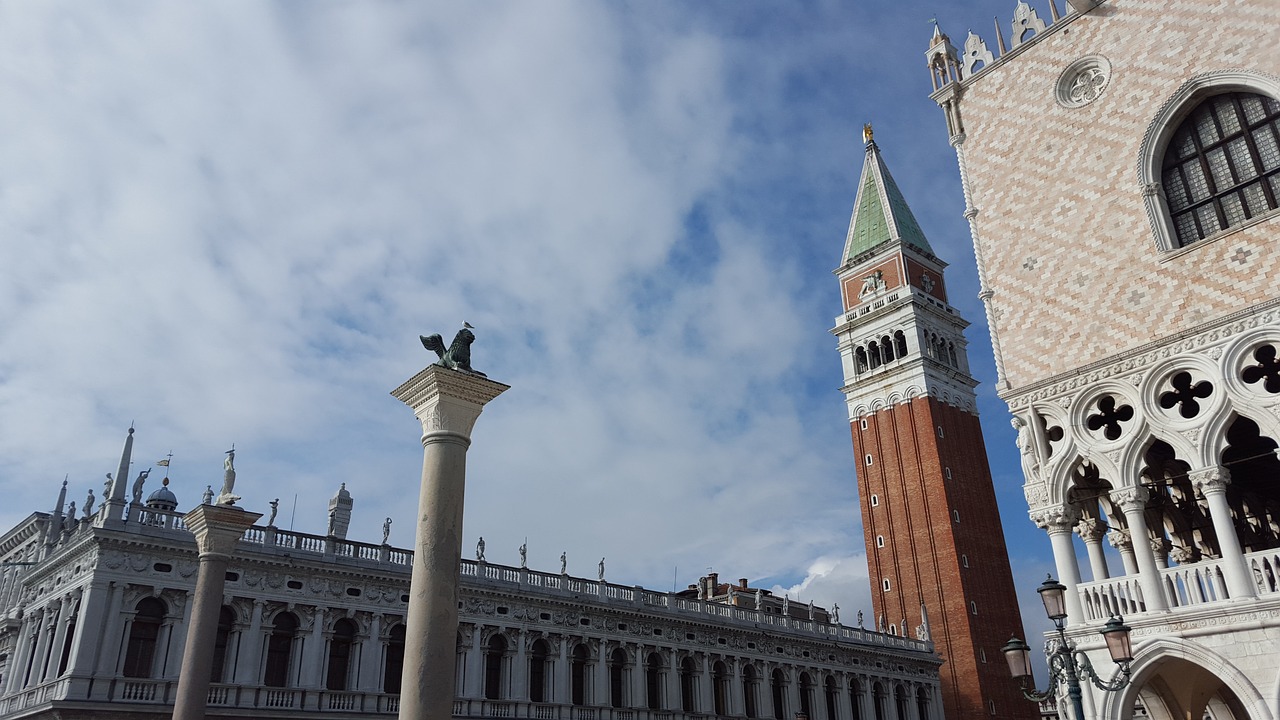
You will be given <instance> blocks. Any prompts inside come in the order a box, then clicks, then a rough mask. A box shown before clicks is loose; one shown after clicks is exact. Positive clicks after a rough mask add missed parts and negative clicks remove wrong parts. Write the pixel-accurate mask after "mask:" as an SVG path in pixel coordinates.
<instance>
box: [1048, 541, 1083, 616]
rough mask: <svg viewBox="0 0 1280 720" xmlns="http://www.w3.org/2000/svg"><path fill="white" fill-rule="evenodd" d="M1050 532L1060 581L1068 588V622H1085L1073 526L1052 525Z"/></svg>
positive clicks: (1055, 565) (1054, 562)
mask: <svg viewBox="0 0 1280 720" xmlns="http://www.w3.org/2000/svg"><path fill="white" fill-rule="evenodd" d="M1048 531H1049V543H1050V545H1052V547H1053V564H1054V567H1055V568H1057V570H1058V581H1059V582H1061V583H1062V584H1063V585H1066V586H1067V593H1066V602H1067V621H1068V622H1069V623H1072V624H1075V623H1081V622H1084V606H1083V605H1082V604H1081V602H1080V564H1079V562H1077V561H1076V548H1075V544H1074V543H1073V542H1072V541H1071V534H1072V533H1071V526H1070V525H1052V526H1050V527H1049V528H1048Z"/></svg>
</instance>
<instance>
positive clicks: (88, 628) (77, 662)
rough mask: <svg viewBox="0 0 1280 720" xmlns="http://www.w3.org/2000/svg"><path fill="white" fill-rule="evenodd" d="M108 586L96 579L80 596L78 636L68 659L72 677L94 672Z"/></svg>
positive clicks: (77, 621) (77, 624)
mask: <svg viewBox="0 0 1280 720" xmlns="http://www.w3.org/2000/svg"><path fill="white" fill-rule="evenodd" d="M107 595H108V587H107V583H106V582H104V581H102V580H94V581H93V582H92V583H90V584H89V585H88V587H86V588H85V589H84V594H83V595H82V596H81V597H80V612H79V618H78V619H77V620H76V637H75V638H74V640H73V644H72V645H71V657H70V658H68V659H67V674H68V675H70V676H71V677H73V678H74V677H87V676H89V675H90V674H92V672H93V668H92V667H91V663H92V662H93V658H94V657H95V656H96V655H97V652H98V643H99V642H101V637H100V636H99V634H98V631H99V629H100V628H101V627H102V622H103V612H104V611H105V610H106V606H107Z"/></svg>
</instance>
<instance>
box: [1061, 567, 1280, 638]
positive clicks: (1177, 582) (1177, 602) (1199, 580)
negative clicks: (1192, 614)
mask: <svg viewBox="0 0 1280 720" xmlns="http://www.w3.org/2000/svg"><path fill="white" fill-rule="evenodd" d="M1244 560H1245V565H1246V566H1247V567H1248V568H1249V571H1250V573H1251V574H1252V576H1253V582H1254V585H1255V587H1256V589H1257V593H1258V596H1259V597H1266V596H1268V595H1280V549H1276V550H1260V551H1257V552H1252V553H1247V554H1246V555H1245V556H1244ZM1222 564H1223V561H1222V560H1221V559H1220V558H1212V559H1209V560H1202V561H1200V562H1198V563H1191V564H1187V565H1175V566H1174V567H1171V568H1165V569H1162V570H1161V571H1160V590H1161V592H1162V593H1163V594H1164V600H1165V604H1166V605H1167V606H1168V607H1169V608H1170V609H1171V610H1177V609H1178V608H1187V607H1199V606H1204V605H1210V604H1214V603H1225V602H1227V601H1229V600H1231V594H1230V592H1228V590H1227V581H1226V573H1225V571H1224V570H1223V567H1222ZM1078 590H1079V592H1080V600H1081V604H1082V605H1083V606H1084V615H1085V617H1084V619H1085V620H1086V621H1090V622H1093V621H1104V620H1106V619H1107V618H1109V617H1111V616H1112V615H1138V614H1141V613H1144V612H1146V611H1147V604H1146V602H1145V601H1144V600H1143V597H1142V588H1141V586H1140V584H1139V582H1138V576H1137V575H1126V576H1124V577H1117V578H1110V579H1108V580H1099V581H1095V582H1088V583H1081V584H1080V586H1079V588H1078Z"/></svg>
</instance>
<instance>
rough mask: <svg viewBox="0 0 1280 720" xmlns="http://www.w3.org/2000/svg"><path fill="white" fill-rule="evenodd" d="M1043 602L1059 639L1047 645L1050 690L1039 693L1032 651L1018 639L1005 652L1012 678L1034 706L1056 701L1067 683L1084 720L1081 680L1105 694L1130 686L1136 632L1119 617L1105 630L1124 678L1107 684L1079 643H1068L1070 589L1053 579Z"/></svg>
mask: <svg viewBox="0 0 1280 720" xmlns="http://www.w3.org/2000/svg"><path fill="white" fill-rule="evenodd" d="M1037 592H1039V593H1040V600H1041V601H1042V602H1043V603H1044V610H1045V613H1046V614H1047V615H1048V616H1049V619H1050V620H1052V621H1053V624H1054V627H1056V628H1057V630H1058V637H1057V639H1056V640H1055V639H1050V640H1049V641H1048V642H1046V643H1045V653H1046V654H1047V655H1048V660H1049V689H1048V690H1045V691H1043V692H1041V691H1039V690H1036V689H1035V681H1034V679H1033V678H1032V677H1031V648H1030V647H1029V646H1028V645H1027V644H1026V643H1024V642H1022V641H1021V640H1019V639H1018V638H1016V637H1013V638H1009V642H1008V643H1006V644H1005V646H1004V647H1003V648H1001V650H1002V651H1003V652H1004V658H1005V660H1006V661H1007V662H1008V663H1009V674H1010V675H1012V676H1013V679H1015V680H1017V681H1018V684H1019V685H1021V687H1022V696H1023V697H1025V698H1026V699H1028V700H1032V701H1034V702H1041V701H1043V700H1047V699H1048V698H1050V697H1052V696H1053V694H1054V688H1055V687H1056V686H1057V685H1058V684H1059V683H1063V682H1065V683H1066V686H1067V696H1068V697H1069V698H1071V707H1072V708H1073V710H1074V711H1075V720H1085V719H1084V704H1083V702H1081V696H1080V680H1081V678H1082V677H1085V678H1088V679H1089V681H1090V682H1092V683H1093V684H1094V686H1095V687H1097V688H1098V689H1099V690H1102V691H1103V692H1116V691H1117V690H1120V689H1122V688H1123V687H1124V686H1126V685H1128V684H1129V663H1130V662H1132V661H1133V650H1132V647H1131V646H1130V643H1129V633H1130V632H1131V631H1132V628H1130V627H1129V626H1128V625H1125V624H1124V621H1123V620H1122V619H1120V618H1119V617H1112V618H1111V619H1110V620H1108V621H1107V622H1106V624H1105V625H1103V627H1102V637H1103V639H1104V640H1106V643H1107V652H1109V653H1110V654H1111V661H1112V662H1114V663H1115V664H1116V665H1119V666H1120V673H1121V675H1120V677H1118V678H1116V679H1115V680H1111V681H1104V680H1102V678H1100V677H1098V674H1097V673H1096V672H1095V671H1094V669H1093V664H1092V663H1090V662H1089V657H1088V656H1087V655H1085V654H1084V653H1083V652H1081V651H1079V650H1077V649H1076V646H1075V643H1073V642H1071V641H1070V640H1067V634H1066V632H1065V630H1064V629H1065V628H1066V620H1067V604H1066V593H1067V587H1066V586H1065V585H1063V584H1062V583H1060V582H1058V581H1057V580H1054V579H1053V576H1049V578H1048V579H1046V580H1045V581H1044V582H1043V583H1041V584H1040V587H1039V588H1037Z"/></svg>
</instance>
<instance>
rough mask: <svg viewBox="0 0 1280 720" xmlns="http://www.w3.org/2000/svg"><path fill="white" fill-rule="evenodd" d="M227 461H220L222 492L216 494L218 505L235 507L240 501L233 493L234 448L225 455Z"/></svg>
mask: <svg viewBox="0 0 1280 720" xmlns="http://www.w3.org/2000/svg"><path fill="white" fill-rule="evenodd" d="M226 455H227V459H226V460H223V461H222V468H223V472H222V491H221V492H219V493H218V501H217V504H218V505H235V504H236V501H237V500H239V499H240V496H239V495H236V494H235V493H234V490H235V489H236V447H235V446H234V445H232V446H231V449H230V450H228V451H227V453H226Z"/></svg>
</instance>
